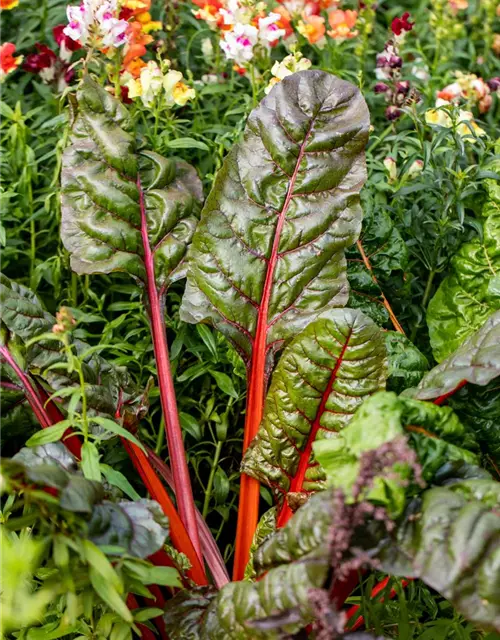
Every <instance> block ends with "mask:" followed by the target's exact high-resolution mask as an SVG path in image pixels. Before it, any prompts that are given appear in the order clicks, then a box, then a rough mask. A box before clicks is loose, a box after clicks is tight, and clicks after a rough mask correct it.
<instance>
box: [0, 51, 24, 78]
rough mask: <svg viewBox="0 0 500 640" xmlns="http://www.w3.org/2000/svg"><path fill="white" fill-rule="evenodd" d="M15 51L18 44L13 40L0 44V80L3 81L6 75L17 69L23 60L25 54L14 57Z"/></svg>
mask: <svg viewBox="0 0 500 640" xmlns="http://www.w3.org/2000/svg"><path fill="white" fill-rule="evenodd" d="M15 51H16V45H15V44H13V43H12V42H5V43H4V44H2V45H1V46H0V82H3V80H5V77H6V76H7V75H8V74H9V73H11V72H12V71H15V70H16V69H17V67H18V66H19V65H20V64H21V62H22V61H23V57H24V56H17V58H14V55H13V54H14V53H15Z"/></svg>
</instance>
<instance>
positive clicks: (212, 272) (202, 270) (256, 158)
mask: <svg viewBox="0 0 500 640" xmlns="http://www.w3.org/2000/svg"><path fill="white" fill-rule="evenodd" d="M368 125H369V119H368V111H367V108H366V104H365V102H364V100H363V98H362V96H361V94H360V93H359V91H358V90H357V89H356V88H355V87H354V86H353V85H351V84H349V83H347V82H344V81H342V80H339V79H338V78H335V77H334V76H332V75H330V74H327V73H324V72H321V71H304V72H300V73H296V74H294V75H293V76H290V77H288V78H286V79H285V80H284V81H283V82H280V83H279V84H278V85H277V86H276V87H275V88H274V89H273V90H272V91H271V93H270V94H269V95H268V96H267V97H266V98H265V99H264V100H263V101H262V103H261V105H260V106H259V107H258V108H257V109H255V110H254V111H253V112H252V114H251V115H250V117H249V120H248V124H247V127H246V130H245V135H244V140H243V142H242V143H241V144H239V145H236V146H235V147H234V148H233V149H232V151H231V152H230V153H229V155H228V157H227V158H226V161H225V163H224V165H223V167H222V169H221V170H220V172H219V174H218V176H217V179H216V181H215V184H214V187H213V189H212V192H211V194H210V196H209V198H208V200H207V202H206V205H205V207H204V209H203V212H202V216H201V222H200V225H199V226H198V229H197V231H196V233H195V236H194V238H193V244H192V249H191V255H190V271H189V276H188V283H187V289H186V294H185V296H184V300H183V305H182V309H181V313H182V316H183V318H184V319H185V320H187V321H189V322H200V321H210V322H212V323H213V324H214V325H215V326H216V327H218V328H219V329H220V330H221V331H223V332H224V333H225V334H226V335H227V336H228V337H229V338H230V339H231V340H232V341H233V342H234V343H235V344H236V345H237V346H238V347H239V349H240V351H241V352H242V353H243V354H244V356H245V357H246V358H247V359H250V358H251V356H252V349H255V348H256V347H257V345H256V344H255V343H256V341H257V340H258V339H261V340H263V344H262V346H261V345H260V344H259V345H258V346H259V348H263V349H265V350H266V351H269V349H270V348H271V347H272V346H273V347H276V346H277V344H279V343H282V342H283V341H284V340H287V339H288V338H290V337H293V336H294V335H295V334H296V333H298V332H299V331H300V330H301V329H302V328H304V327H305V326H306V325H307V324H308V322H309V321H310V320H311V319H313V318H314V317H316V316H317V315H318V313H319V312H320V311H322V310H323V309H325V308H327V307H331V306H343V305H344V304H345V303H346V301H347V296H348V287H347V279H346V262H345V257H344V249H345V248H346V247H347V246H349V245H350V244H352V243H353V242H354V240H355V239H356V237H357V236H358V234H359V231H360V226H361V208H360V205H359V190H360V189H361V187H362V185H363V183H364V181H365V178H366V170H365V162H364V154H363V150H364V147H365V144H366V141H367V137H368ZM259 332H260V333H259ZM261 333H263V338H260V334H261Z"/></svg>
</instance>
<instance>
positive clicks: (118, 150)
mask: <svg viewBox="0 0 500 640" xmlns="http://www.w3.org/2000/svg"><path fill="white" fill-rule="evenodd" d="M77 100H78V111H77V117H76V119H75V122H74V125H73V129H72V133H71V139H70V145H69V146H68V148H67V149H66V151H65V152H64V158H63V169H62V221H61V237H62V240H63V243H64V246H65V247H66V249H67V250H68V251H69V253H70V254H71V266H72V269H73V270H74V271H76V272H77V273H80V274H84V273H112V272H115V271H124V272H126V273H128V274H130V275H131V276H132V277H133V278H135V279H136V280H137V281H139V282H140V283H143V284H144V283H145V280H146V268H145V264H144V258H145V254H146V252H151V253H152V258H153V262H154V271H155V276H156V285H157V287H158V289H159V290H160V291H164V290H165V289H166V287H167V286H168V285H169V284H170V283H171V282H172V281H174V280H176V279H178V278H179V277H183V275H184V273H183V267H184V264H183V263H184V259H185V256H186V251H187V246H188V244H189V242H190V241H191V238H192V236H193V232H194V230H195V228H196V224H197V217H196V213H197V210H198V208H199V205H198V201H199V200H200V199H201V197H202V191H201V183H200V181H199V179H198V177H197V175H196V172H195V170H194V169H193V168H192V167H189V165H187V164H186V163H184V162H183V161H180V160H179V161H178V160H175V159H166V158H163V157H162V156H160V155H158V154H156V153H153V152H152V151H145V150H141V149H139V147H138V145H137V143H136V140H135V137H134V136H133V133H132V132H133V122H132V119H131V117H130V115H129V114H128V112H127V110H126V109H125V107H124V106H123V105H122V104H121V103H120V102H119V101H117V100H115V99H114V97H113V96H111V95H110V94H109V92H107V91H106V90H105V89H103V88H102V87H101V86H100V85H98V84H97V83H96V82H94V81H93V80H91V79H90V78H89V77H88V76H86V77H85V78H84V81H83V84H82V86H81V87H80V88H79V90H78V94H77ZM141 198H144V202H145V212H146V215H145V219H142V217H141V207H140V200H141ZM146 245H147V246H146Z"/></svg>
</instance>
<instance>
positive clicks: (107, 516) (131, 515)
mask: <svg viewBox="0 0 500 640" xmlns="http://www.w3.org/2000/svg"><path fill="white" fill-rule="evenodd" d="M167 535H168V520H167V518H165V516H164V514H163V511H162V510H161V508H160V506H159V505H158V503H156V502H153V501H152V500H145V499H141V500H137V501H135V502H130V501H128V500H120V501H119V502H116V503H114V502H107V501H105V502H103V503H102V504H99V505H96V506H95V507H94V509H93V511H92V518H91V520H90V522H89V528H88V536H89V538H90V540H92V542H93V543H94V544H96V545H97V546H103V545H112V546H118V547H122V548H123V549H125V550H126V552H127V553H129V554H130V555H132V556H136V557H138V558H146V557H147V556H150V555H152V554H153V553H155V552H156V551H158V550H159V549H161V548H162V547H163V545H164V543H165V540H166V538H167Z"/></svg>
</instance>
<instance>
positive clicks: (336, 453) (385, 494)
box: [314, 392, 479, 515]
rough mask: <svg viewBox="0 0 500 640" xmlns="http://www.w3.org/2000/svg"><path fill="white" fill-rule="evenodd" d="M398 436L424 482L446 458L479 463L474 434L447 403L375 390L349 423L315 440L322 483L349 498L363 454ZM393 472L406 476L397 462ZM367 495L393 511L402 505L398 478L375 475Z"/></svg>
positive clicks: (403, 496)
mask: <svg viewBox="0 0 500 640" xmlns="http://www.w3.org/2000/svg"><path fill="white" fill-rule="evenodd" d="M403 435H407V436H408V437H409V440H410V444H411V445H412V446H413V447H414V448H415V449H416V451H417V455H418V458H419V462H420V464H421V466H422V475H423V477H424V479H425V480H426V481H432V479H433V477H434V475H435V473H436V472H437V471H438V470H439V469H440V468H441V467H442V465H443V464H445V463H446V462H453V461H464V462H467V463H469V464H478V463H479V458H478V455H477V453H476V452H477V451H478V446H477V443H476V441H475V439H474V436H473V435H472V434H471V432H469V431H468V430H467V429H466V427H465V426H464V425H463V424H462V423H461V422H460V421H459V419H458V417H457V416H456V415H455V414H454V413H453V410H452V409H451V408H450V407H439V406H437V405H434V404H431V403H429V402H420V401H418V400H412V399H410V398H405V397H398V396H396V394H394V393H392V392H382V393H378V394H376V395H374V396H372V397H371V398H369V399H368V400H366V402H365V403H364V404H363V405H362V406H361V408H360V409H359V410H358V411H357V412H356V414H355V416H354V418H353V419H352V420H351V422H350V423H349V425H348V426H347V427H346V428H345V429H344V430H343V431H341V432H339V433H338V434H336V436H335V437H334V438H331V439H329V440H324V441H319V442H316V444H315V445H314V452H315V454H316V457H317V459H318V460H319V461H320V463H321V464H322V466H323V468H324V469H325V472H326V474H327V477H328V484H329V485H331V486H334V487H336V488H339V489H342V491H343V492H344V493H345V495H346V496H348V497H350V496H351V489H352V487H353V485H354V483H355V481H356V478H357V477H358V474H359V470H360V461H361V456H362V455H363V453H365V452H367V451H372V450H375V449H377V448H378V447H380V446H381V445H383V444H385V443H387V442H390V441H392V440H394V439H395V438H397V437H401V436H403ZM397 471H398V472H399V475H400V476H403V477H407V476H408V474H407V473H406V471H405V468H404V467H403V468H399V465H398V469H397ZM369 497H370V499H372V500H374V501H376V502H379V503H381V504H384V505H385V506H387V507H388V508H389V510H390V512H391V513H392V514H393V515H399V514H400V513H401V512H402V509H403V508H404V505H405V501H406V489H405V487H404V484H402V483H401V482H400V480H399V477H397V478H392V477H390V476H387V477H385V476H384V477H378V478H377V479H376V482H375V483H374V487H373V490H372V491H371V493H370V494H369Z"/></svg>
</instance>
